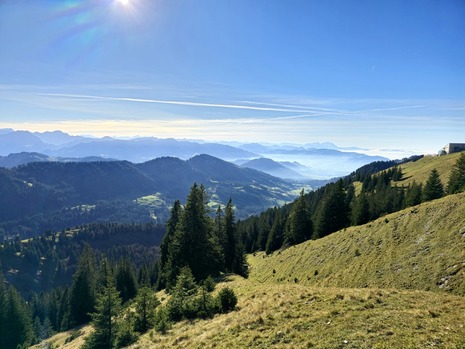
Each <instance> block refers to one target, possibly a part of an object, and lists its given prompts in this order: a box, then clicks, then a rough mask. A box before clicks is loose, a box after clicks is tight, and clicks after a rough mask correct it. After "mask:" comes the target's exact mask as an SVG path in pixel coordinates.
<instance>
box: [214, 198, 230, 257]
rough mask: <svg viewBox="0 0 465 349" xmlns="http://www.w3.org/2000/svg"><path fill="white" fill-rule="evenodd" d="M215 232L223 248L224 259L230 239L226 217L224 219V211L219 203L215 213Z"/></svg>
mask: <svg viewBox="0 0 465 349" xmlns="http://www.w3.org/2000/svg"><path fill="white" fill-rule="evenodd" d="M213 229H214V234H215V236H216V238H217V240H218V243H219V244H220V247H221V250H222V252H223V260H224V259H225V256H224V254H225V251H226V250H227V248H228V239H227V237H226V227H225V219H224V211H223V209H222V208H221V205H218V208H217V209H216V213H215V221H214V228H213Z"/></svg>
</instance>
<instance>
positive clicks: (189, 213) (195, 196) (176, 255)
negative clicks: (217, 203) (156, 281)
mask: <svg viewBox="0 0 465 349" xmlns="http://www.w3.org/2000/svg"><path fill="white" fill-rule="evenodd" d="M223 263H224V262H223V260H222V252H221V247H220V245H219V241H218V238H217V236H215V234H214V233H213V224H212V221H211V219H210V217H209V216H208V209H207V204H206V191H205V187H204V186H203V185H201V186H200V187H199V186H198V185H197V184H194V185H193V187H192V188H191V191H190V193H189V195H188V197H187V202H186V205H185V208H184V210H183V212H182V214H181V217H180V220H179V223H178V224H177V225H176V230H175V233H174V236H173V239H172V241H171V243H170V244H169V246H168V259H167V262H166V267H165V270H164V272H165V273H166V278H167V286H168V288H169V287H172V286H173V285H174V283H175V280H176V277H177V275H178V274H179V271H180V269H181V268H182V267H186V266H187V267H189V268H190V269H191V270H192V274H193V275H194V277H195V278H196V279H197V280H203V279H205V278H206V277H207V276H208V275H214V274H217V273H218V272H219V271H220V270H221V267H222V265H223Z"/></svg>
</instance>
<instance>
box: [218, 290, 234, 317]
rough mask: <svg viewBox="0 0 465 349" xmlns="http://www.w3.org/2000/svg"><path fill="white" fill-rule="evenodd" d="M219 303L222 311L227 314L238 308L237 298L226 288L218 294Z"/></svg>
mask: <svg viewBox="0 0 465 349" xmlns="http://www.w3.org/2000/svg"><path fill="white" fill-rule="evenodd" d="M217 301H218V305H219V307H220V311H221V312H223V313H226V312H228V311H231V310H234V308H235V307H236V304H237V296H236V294H235V293H234V291H233V290H232V289H231V288H229V287H225V288H223V289H222V290H221V291H220V292H219V293H218V297H217Z"/></svg>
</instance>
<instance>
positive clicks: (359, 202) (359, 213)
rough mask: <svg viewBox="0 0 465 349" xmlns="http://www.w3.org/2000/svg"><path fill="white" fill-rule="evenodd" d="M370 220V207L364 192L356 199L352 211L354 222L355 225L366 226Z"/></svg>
mask: <svg viewBox="0 0 465 349" xmlns="http://www.w3.org/2000/svg"><path fill="white" fill-rule="evenodd" d="M369 220H370V205H369V203H368V199H367V197H366V195H365V193H364V192H361V193H360V195H359V196H358V197H357V198H356V199H355V204H354V207H353V209H352V222H353V224H354V225H360V224H365V223H367V222H368V221H369Z"/></svg>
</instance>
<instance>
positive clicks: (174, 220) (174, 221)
mask: <svg viewBox="0 0 465 349" xmlns="http://www.w3.org/2000/svg"><path fill="white" fill-rule="evenodd" d="M181 213H182V206H181V202H180V201H179V200H176V201H175V202H174V205H173V208H172V209H171V215H170V218H169V219H168V221H167V222H166V233H165V236H164V237H163V240H162V242H161V245H160V260H159V262H158V270H159V274H160V276H159V278H158V281H157V289H163V288H165V287H166V279H167V275H166V272H167V270H166V269H167V268H166V264H167V262H168V255H169V246H170V245H171V243H172V240H173V237H174V233H175V231H176V226H177V225H178V223H179V219H180V217H181Z"/></svg>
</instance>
